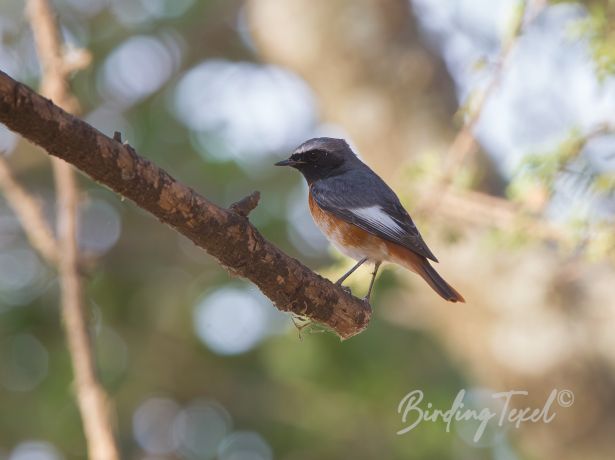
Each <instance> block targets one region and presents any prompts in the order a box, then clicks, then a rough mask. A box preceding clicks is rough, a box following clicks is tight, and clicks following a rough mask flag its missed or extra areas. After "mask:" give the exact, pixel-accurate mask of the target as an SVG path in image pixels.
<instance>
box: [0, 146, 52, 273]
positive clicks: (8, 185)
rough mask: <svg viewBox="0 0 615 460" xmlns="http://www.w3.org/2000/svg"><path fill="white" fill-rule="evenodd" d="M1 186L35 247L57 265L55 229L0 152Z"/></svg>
mask: <svg viewBox="0 0 615 460" xmlns="http://www.w3.org/2000/svg"><path fill="white" fill-rule="evenodd" d="M0 188H1V189H2V193H3V194H4V197H5V198H6V200H7V202H8V204H9V205H10V206H11V209H13V212H15V214H16V215H17V217H18V219H19V221H20V222H21V226H22V228H23V229H24V232H25V234H26V236H27V238H28V241H29V242H30V244H31V245H32V247H33V248H34V249H36V250H37V251H38V253H39V254H40V255H41V256H42V257H43V259H45V261H46V262H47V263H48V264H50V265H53V266H55V265H56V264H57V262H58V248H57V243H56V241H55V238H54V235H53V231H52V230H51V227H50V226H49V223H48V222H47V220H46V219H45V216H44V215H43V210H42V207H41V205H40V203H39V201H38V200H37V199H36V198H35V197H34V196H32V195H30V193H28V191H27V190H26V189H25V188H24V187H23V186H22V185H21V184H20V183H19V182H18V181H17V179H16V178H15V177H14V176H13V173H12V172H11V169H10V167H9V165H8V162H7V161H6V159H5V158H4V155H2V154H0Z"/></svg>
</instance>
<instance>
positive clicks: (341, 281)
mask: <svg viewBox="0 0 615 460" xmlns="http://www.w3.org/2000/svg"><path fill="white" fill-rule="evenodd" d="M365 262H367V257H363V258H362V259H361V260H359V262H358V263H357V264H356V265H355V266H354V267H352V268H351V269H350V270H348V271H347V272H346V273H344V274H343V275H342V277H341V278H340V279H338V280H337V281H336V282H335V284H337V285H338V286H341V285H342V283H343V282H344V280H345V279H346V278H348V277H349V276H350V275H352V273H353V272H354V271H355V270H356V269H357V268H359V267H360V266H361V265H363V264H364V263H365Z"/></svg>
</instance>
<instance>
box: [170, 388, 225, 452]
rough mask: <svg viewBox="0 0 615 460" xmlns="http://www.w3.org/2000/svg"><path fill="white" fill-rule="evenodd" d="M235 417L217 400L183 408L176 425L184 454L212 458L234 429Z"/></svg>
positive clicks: (174, 426) (177, 435) (175, 428)
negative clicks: (232, 418) (232, 425)
mask: <svg viewBox="0 0 615 460" xmlns="http://www.w3.org/2000/svg"><path fill="white" fill-rule="evenodd" d="M231 424H232V422H231V416H230V415H229V413H228V412H227V411H226V409H225V408H224V407H222V406H221V405H220V404H218V403H216V402H214V401H203V400H200V401H195V402H193V403H192V404H190V405H189V406H188V407H187V408H185V409H183V410H182V411H181V412H180V413H179V415H178V416H177V418H176V419H175V423H174V425H173V432H174V434H175V438H176V440H177V444H178V445H179V449H180V451H181V452H182V455H183V456H184V457H186V458H190V459H192V458H194V459H203V460H206V459H211V458H214V457H215V456H216V452H217V450H218V445H219V444H220V442H221V441H222V440H223V439H224V437H225V436H226V435H227V434H228V433H229V431H230V429H231Z"/></svg>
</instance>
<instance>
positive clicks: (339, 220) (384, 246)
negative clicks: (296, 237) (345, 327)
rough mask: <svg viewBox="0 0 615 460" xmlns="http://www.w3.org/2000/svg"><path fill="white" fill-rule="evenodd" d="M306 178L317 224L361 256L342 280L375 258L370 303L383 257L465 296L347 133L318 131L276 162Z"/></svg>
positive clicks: (458, 298) (455, 296) (452, 295)
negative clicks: (337, 134) (321, 133)
mask: <svg viewBox="0 0 615 460" xmlns="http://www.w3.org/2000/svg"><path fill="white" fill-rule="evenodd" d="M275 166H290V167H292V168H294V169H296V170H298V171H299V172H300V173H301V174H302V175H303V177H304V178H305V180H306V182H307V184H308V187H309V193H308V206H309V210H310V213H311V214H312V218H313V219H314V222H315V223H316V226H317V227H318V228H319V229H320V231H321V232H322V233H323V234H324V235H325V236H326V237H327V239H328V240H329V241H330V242H331V243H332V244H333V245H334V246H335V247H336V248H337V249H338V250H339V251H341V252H342V253H343V254H345V255H346V256H348V257H350V258H352V259H355V260H357V261H358V262H357V263H356V265H354V266H353V267H352V268H351V269H350V270H348V272H346V273H345V274H344V275H343V276H342V277H341V278H340V279H339V280H337V282H336V284H337V285H339V286H342V287H344V286H343V285H342V283H343V282H344V281H345V280H346V279H347V278H348V277H349V276H350V275H351V274H352V273H353V272H354V271H355V270H356V269H357V268H359V267H360V266H361V265H363V264H364V263H365V262H368V261H369V262H371V263H373V264H374V270H373V272H372V278H371V281H370V284H369V288H368V291H367V295H366V296H365V299H364V300H365V301H366V302H368V303H369V300H370V296H371V293H372V289H373V287H374V281H375V280H376V275H377V273H378V269H379V268H380V265H381V264H382V262H392V263H395V264H398V265H401V266H403V267H405V268H407V269H409V270H411V271H413V272H415V273H416V274H418V275H419V276H420V277H421V278H423V279H424V280H425V281H426V282H427V284H429V286H431V288H432V289H433V290H434V291H435V292H436V293H437V294H439V295H440V296H441V297H442V298H443V299H445V300H447V301H450V302H465V299H464V298H463V296H462V295H461V294H459V292H457V291H456V290H455V289H454V288H453V287H452V286H451V285H450V284H448V283H447V282H446V281H445V280H444V278H442V277H441V276H440V275H439V274H438V272H437V271H436V270H435V269H434V268H433V266H432V265H431V263H430V261H433V262H438V259H437V258H436V256H434V254H433V253H432V252H431V250H430V249H429V248H428V247H427V244H426V243H425V241H424V240H423V237H422V236H421V234H420V233H419V231H418V229H417V227H416V225H415V224H414V222H413V221H412V218H411V217H410V215H409V214H408V212H407V211H406V209H405V208H404V207H403V206H402V204H401V202H400V200H399V198H398V197H397V195H396V194H395V192H394V191H393V190H392V189H391V188H390V187H389V186H388V185H387V184H386V183H385V182H384V180H382V179H381V178H380V176H378V175H377V174H376V173H375V172H374V171H372V170H371V169H370V167H369V166H367V165H366V164H365V163H363V162H362V161H361V160H360V159H359V157H357V155H356V154H355V153H354V152H353V151H352V149H351V148H350V146H349V145H348V143H347V142H346V141H345V140H344V139H336V138H331V137H317V138H313V139H310V140H308V141H305V142H304V143H302V144H301V145H300V146H299V147H297V148H296V149H295V150H294V151H293V152H292V154H291V156H290V157H289V158H288V159H286V160H283V161H279V162H277V163H275Z"/></svg>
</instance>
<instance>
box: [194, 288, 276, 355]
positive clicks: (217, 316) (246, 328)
mask: <svg viewBox="0 0 615 460" xmlns="http://www.w3.org/2000/svg"><path fill="white" fill-rule="evenodd" d="M267 308H271V307H267V306H266V305H264V303H263V301H262V299H261V298H259V297H256V295H255V294H254V293H253V292H250V291H249V290H247V289H237V288H222V289H219V290H217V291H215V292H214V293H213V294H210V295H208V296H207V297H205V298H204V299H203V300H202V301H201V302H200V303H199V304H198V305H197V306H196V309H195V312H194V322H195V328H196V332H197V335H198V336H199V338H200V339H201V340H202V341H203V343H205V344H206V345H207V346H208V347H209V348H210V349H211V350H213V351H214V352H216V353H219V354H222V355H234V354H239V353H244V352H246V351H248V350H250V349H251V348H253V347H254V346H255V345H256V344H258V343H259V342H260V341H261V340H262V339H263V338H264V337H265V336H266V335H267V333H268V324H267V316H268V315H267V311H266V310H267Z"/></svg>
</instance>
